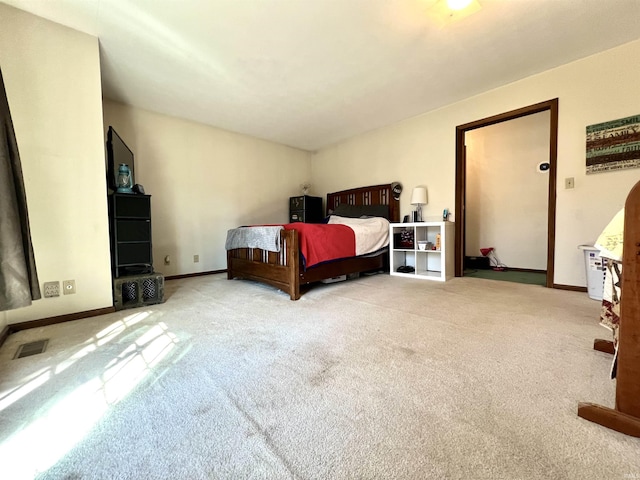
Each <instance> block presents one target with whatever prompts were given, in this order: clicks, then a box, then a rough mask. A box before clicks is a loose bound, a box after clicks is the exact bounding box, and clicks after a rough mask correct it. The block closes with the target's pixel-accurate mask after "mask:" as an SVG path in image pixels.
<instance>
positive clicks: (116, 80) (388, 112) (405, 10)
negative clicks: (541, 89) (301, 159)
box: [0, 0, 640, 151]
mask: <svg viewBox="0 0 640 480" xmlns="http://www.w3.org/2000/svg"><path fill="white" fill-rule="evenodd" d="M3 1H4V3H7V4H9V5H13V6H15V7H18V8H20V9H22V10H26V11H28V12H31V13H34V14H36V15H39V16H42V17H45V18H47V19H50V20H53V21H54V22H58V23H61V24H63V25H67V26H69V27H72V28H74V29H76V30H80V31H83V32H86V33H89V34H91V35H95V36H97V37H98V38H99V39H100V57H101V67H102V83H103V92H104V96H105V97H106V98H110V99H113V100H116V101H119V102H123V103H126V104H129V105H134V106H136V107H140V108H143V109H147V110H151V111H155V112H159V113H163V114H167V115H173V116H177V117H182V118H186V119H190V120H194V121H197V122H201V123H205V124H208V125H213V126H216V127H220V128H223V129H227V130H231V131H234V132H240V133H243V134H247V135H252V136H254V137H258V138H263V139H266V140H270V141H273V142H278V143H282V144H285V145H290V146H293V147H297V148H301V149H304V150H311V151H313V150H317V149H319V148H322V147H324V146H327V145H330V144H333V143H336V142H338V141H340V140H342V139H345V138H349V137H351V136H354V135H357V134H359V133H363V132H366V131H370V130H374V129H376V128H380V127H383V126H386V125H389V124H392V123H395V122H398V121H400V120H403V119H406V118H410V117H413V116H416V115H419V114H421V113H424V112H427V111H430V110H434V109H436V108H439V107H441V106H444V105H447V104H450V103H452V102H455V101H458V100H462V99H464V98H467V97H470V96H473V95H476V94H478V93H481V92H484V91H487V90H489V89H492V88H495V87H499V86H501V85H504V84H507V83H510V82H513V81H515V80H518V79H521V78H524V77H527V76H530V75H532V74H535V73H538V72H542V71H544V70H548V69H550V68H553V67H556V66H559V65H562V64H564V63H567V62H570V61H572V60H576V59H579V58H582V57H585V56H588V55H591V54H594V53H597V52H599V51H602V50H606V49H609V48H612V47H614V46H616V45H620V44H623V43H626V42H629V41H632V40H635V39H638V38H640V21H638V18H640V1H638V0H607V1H605V2H603V1H602V0H479V2H480V4H481V5H482V8H481V9H480V11H478V12H477V13H475V14H473V15H470V16H467V17H466V18H462V19H460V20H457V21H442V19H441V18H437V17H436V16H435V15H434V14H433V13H432V12H433V9H431V7H433V6H434V3H435V0H3ZM0 22H1V20H0Z"/></svg>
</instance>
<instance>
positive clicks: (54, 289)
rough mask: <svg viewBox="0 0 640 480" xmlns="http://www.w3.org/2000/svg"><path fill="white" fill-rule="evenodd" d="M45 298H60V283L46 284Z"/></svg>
mask: <svg viewBox="0 0 640 480" xmlns="http://www.w3.org/2000/svg"><path fill="white" fill-rule="evenodd" d="M43 286H44V289H43V290H44V292H43V295H44V298H51V297H59V296H60V282H44V285H43Z"/></svg>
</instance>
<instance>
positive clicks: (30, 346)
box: [13, 339, 49, 360]
mask: <svg viewBox="0 0 640 480" xmlns="http://www.w3.org/2000/svg"><path fill="white" fill-rule="evenodd" d="M48 343H49V340H48V339H47V340H38V341H37V342H30V343H23V344H22V345H20V346H19V347H18V351H17V352H16V354H15V356H14V357H13V358H14V360H15V359H16V358H24V357H30V356H31V355H37V354H39V353H42V352H44V351H45V350H46V348H47V344H48Z"/></svg>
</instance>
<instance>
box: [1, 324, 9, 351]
mask: <svg viewBox="0 0 640 480" xmlns="http://www.w3.org/2000/svg"><path fill="white" fill-rule="evenodd" d="M10 334H11V328H10V327H9V325H5V326H4V328H3V329H2V332H0V347H1V346H2V344H3V343H4V341H5V340H6V339H7V337H9V335H10Z"/></svg>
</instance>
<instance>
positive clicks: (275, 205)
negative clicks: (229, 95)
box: [104, 100, 313, 275]
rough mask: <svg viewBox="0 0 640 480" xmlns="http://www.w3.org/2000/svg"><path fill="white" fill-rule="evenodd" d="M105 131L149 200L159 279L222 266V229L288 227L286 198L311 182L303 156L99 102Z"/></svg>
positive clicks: (299, 152)
mask: <svg viewBox="0 0 640 480" xmlns="http://www.w3.org/2000/svg"><path fill="white" fill-rule="evenodd" d="M110 125H111V126H113V127H114V128H115V130H116V131H117V132H118V134H119V135H120V136H121V137H122V138H123V140H124V141H125V142H126V143H127V145H128V146H129V148H130V149H131V150H132V151H133V153H134V155H135V160H134V161H135V176H136V178H135V182H136V183H140V184H142V185H143V186H144V189H145V192H146V193H148V194H150V195H152V197H151V216H152V230H153V232H152V236H153V258H154V267H155V269H156V270H157V271H160V272H162V273H163V274H164V275H177V274H188V273H197V272H206V271H211V270H220V269H224V268H226V251H225V249H224V243H225V239H226V233H227V230H228V229H230V228H235V227H238V226H240V225H249V224H256V223H257V224H262V223H265V224H267V223H286V222H287V220H288V215H289V210H288V208H289V202H288V198H289V197H290V196H293V195H299V194H300V191H301V190H300V185H301V184H302V183H305V182H307V181H309V180H310V178H311V154H310V153H309V152H306V151H303V150H297V149H294V148H290V147H286V146H283V145H278V144H275V143H271V142H267V141H264V140H259V139H257V138H253V137H248V136H245V135H240V134H237V133H232V132H228V131H225V130H221V129H218V128H214V127H210V126H206V125H202V124H198V123H194V122H190V121H186V120H182V119H179V118H174V117H168V116H165V115H160V114H156V113H152V112H149V111H145V110H141V109H138V108H135V107H130V106H125V105H123V104H120V103H116V102H112V101H109V100H105V101H104V129H105V131H106V129H107V128H108V127H109V126H110ZM312 188H313V187H312ZM312 193H313V192H312ZM166 255H170V256H171V264H170V265H164V264H163V261H164V257H165V256H166ZM194 255H199V256H200V262H199V263H194V262H193V256H194Z"/></svg>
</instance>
